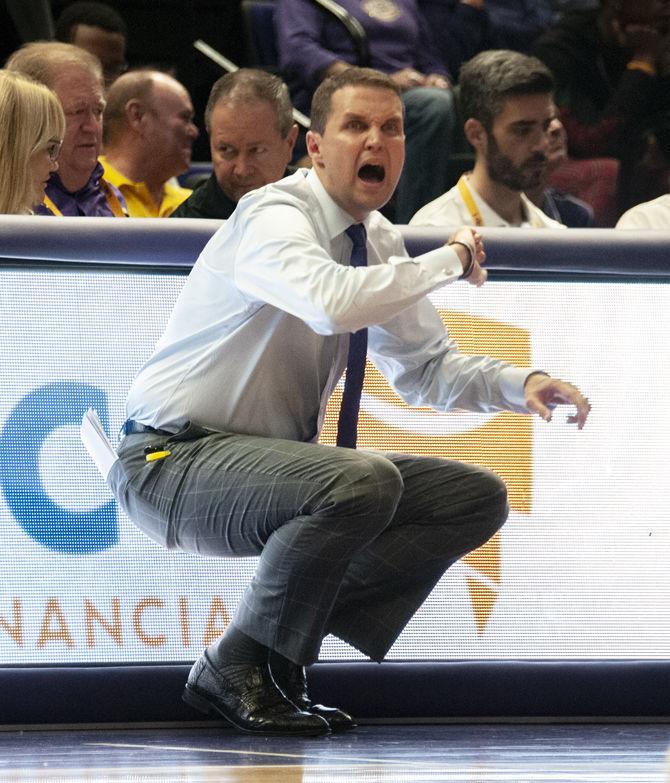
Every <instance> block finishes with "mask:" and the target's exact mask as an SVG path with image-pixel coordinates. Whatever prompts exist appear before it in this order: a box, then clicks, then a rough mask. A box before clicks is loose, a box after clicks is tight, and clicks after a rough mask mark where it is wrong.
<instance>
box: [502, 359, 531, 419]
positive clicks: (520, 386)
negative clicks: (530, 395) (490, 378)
mask: <svg viewBox="0 0 670 783" xmlns="http://www.w3.org/2000/svg"><path fill="white" fill-rule="evenodd" d="M534 372H536V370H533V369H529V368H528V367H504V368H503V369H502V370H501V371H500V376H499V378H498V382H499V384H500V391H501V392H502V394H503V397H504V398H505V399H506V400H507V401H508V402H509V403H510V404H511V405H512V406H513V410H515V412H517V413H528V412H529V411H528V408H527V407H526V396H525V394H524V385H525V383H526V379H527V378H528V376H529V375H532V373H534Z"/></svg>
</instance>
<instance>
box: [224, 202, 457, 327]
mask: <svg viewBox="0 0 670 783" xmlns="http://www.w3.org/2000/svg"><path fill="white" fill-rule="evenodd" d="M238 212H240V210H239V208H238ZM235 217H236V219H240V216H239V215H237V214H236V216H235ZM242 220H243V223H244V225H243V230H242V226H240V231H239V243H238V247H237V253H236V255H235V264H234V275H235V284H236V286H237V288H238V290H239V291H240V292H241V293H242V294H243V295H244V296H245V297H247V299H248V300H249V304H250V306H251V303H252V302H259V301H260V302H267V303H268V304H270V305H273V306H274V307H277V308H279V309H281V310H284V311H285V312H288V313H290V314H291V315H294V316H296V317H297V318H300V319H301V320H302V321H304V322H305V323H306V324H308V325H309V326H310V327H311V328H312V329H313V330H314V331H315V332H316V333H317V334H338V333H345V332H355V331H357V330H358V329H361V328H363V327H367V326H371V325H374V324H379V323H383V322H385V321H387V320H389V319H390V318H393V317H394V316H396V315H397V314H398V313H401V312H402V311H403V310H405V309H406V308H407V307H409V306H410V305H412V304H415V303H416V302H418V301H419V300H420V299H421V298H422V297H424V296H425V295H426V294H427V293H429V292H430V291H432V290H434V289H436V288H438V287H440V286H442V285H444V284H446V283H451V282H453V281H455V280H457V279H458V278H459V277H460V275H461V274H462V265H461V262H460V260H459V258H458V256H457V255H456V253H455V252H454V251H453V249H452V248H450V247H442V248H438V249H437V250H432V251H430V252H429V253H426V254H424V255H421V256H418V257H417V258H414V259H412V258H409V257H408V256H407V254H406V251H405V248H404V245H403V243H402V240H401V239H399V240H398V241H397V242H396V243H395V244H394V245H392V250H393V252H392V253H390V254H389V255H387V257H386V258H385V259H384V260H383V261H384V262H383V263H379V262H378V261H379V259H377V260H375V259H374V258H372V259H370V260H371V264H370V265H369V266H367V267H358V268H354V267H350V266H347V265H344V264H340V263H338V262H337V261H335V260H333V258H332V257H331V255H330V252H329V249H326V248H324V247H323V246H322V244H321V243H320V242H319V239H318V237H317V233H316V230H315V227H314V223H313V222H312V219H311V218H310V216H308V215H306V214H305V213H304V212H303V211H302V210H301V209H300V208H298V207H297V206H292V205H290V204H274V205H273V206H272V209H254V208H252V209H250V210H248V212H247V214H246V215H244V217H243V218H242ZM398 236H399V235H398ZM371 255H373V254H371V253H369V256H371Z"/></svg>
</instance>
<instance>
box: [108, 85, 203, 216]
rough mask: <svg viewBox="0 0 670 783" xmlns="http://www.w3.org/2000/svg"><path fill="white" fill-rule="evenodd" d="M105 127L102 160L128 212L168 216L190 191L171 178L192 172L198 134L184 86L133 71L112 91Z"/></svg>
mask: <svg viewBox="0 0 670 783" xmlns="http://www.w3.org/2000/svg"><path fill="white" fill-rule="evenodd" d="M104 128H105V133H104V150H105V154H104V155H103V156H102V157H101V159H100V160H101V162H102V164H103V166H104V168H105V176H106V177H107V178H108V179H109V180H110V182H112V183H114V185H116V186H117V187H118V188H119V189H120V190H121V192H122V193H123V195H124V197H125V199H126V203H127V205H128V212H129V214H130V216H131V217H168V216H169V215H170V214H171V213H172V212H173V211H174V210H175V209H176V208H177V207H178V206H179V205H180V204H181V203H182V201H184V199H186V198H188V196H189V195H190V194H191V191H190V190H187V189H186V188H181V187H179V186H178V185H175V184H173V183H171V182H169V180H170V179H171V178H172V177H175V176H177V175H178V174H183V173H184V172H185V171H187V170H188V167H189V165H190V163H191V154H192V149H193V142H194V141H195V139H196V138H197V137H198V129H197V128H196V126H195V125H194V124H193V104H192V103H191V98H190V96H189V94H188V92H187V90H186V88H185V87H184V86H183V85H182V84H180V82H178V81H177V80H176V79H174V78H172V76H169V75H168V74H166V73H162V72H161V71H153V70H138V71H130V72H128V73H126V74H124V75H123V76H120V77H119V78H118V79H117V80H116V81H115V82H114V84H113V85H112V86H111V87H110V89H109V92H108V94H107V106H106V107H105V115H104Z"/></svg>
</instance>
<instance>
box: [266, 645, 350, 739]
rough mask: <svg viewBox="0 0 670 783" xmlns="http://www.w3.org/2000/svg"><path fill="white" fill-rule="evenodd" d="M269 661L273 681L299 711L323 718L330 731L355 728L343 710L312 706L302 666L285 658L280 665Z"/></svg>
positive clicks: (318, 705)
mask: <svg viewBox="0 0 670 783" xmlns="http://www.w3.org/2000/svg"><path fill="white" fill-rule="evenodd" d="M270 661H271V663H270V670H271V672H272V677H273V679H274V681H275V682H276V683H277V685H278V686H279V688H280V689H281V691H282V693H283V694H284V696H286V698H287V699H289V701H291V702H292V703H293V704H295V706H296V707H297V708H298V709H299V710H302V711H304V712H311V713H312V715H318V716H319V717H320V718H323V719H324V720H325V721H326V722H327V723H328V725H329V726H330V730H331V731H348V730H349V729H353V728H355V727H356V723H355V721H354V719H353V718H352V717H351V715H347V713H346V712H344V710H340V709H338V708H337V707H324V706H323V704H312V700H311V699H310V697H309V694H308V693H307V674H306V672H305V667H304V666H298V664H297V663H291V662H290V661H288V660H286V659H285V658H284V660H283V661H281V663H279V662H277V661H276V658H275V662H274V663H272V661H273V656H270Z"/></svg>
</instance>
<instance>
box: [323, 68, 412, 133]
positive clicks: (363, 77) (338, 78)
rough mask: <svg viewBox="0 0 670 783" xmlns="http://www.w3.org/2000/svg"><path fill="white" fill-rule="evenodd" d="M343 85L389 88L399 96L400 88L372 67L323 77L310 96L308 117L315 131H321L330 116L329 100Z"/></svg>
mask: <svg viewBox="0 0 670 783" xmlns="http://www.w3.org/2000/svg"><path fill="white" fill-rule="evenodd" d="M344 87H372V88H374V89H377V90H390V91H391V92H394V93H395V94H396V95H397V96H398V98H400V89H399V88H398V86H397V85H396V84H395V83H394V82H393V80H392V79H391V78H390V77H388V76H387V75H386V74H385V73H382V72H381V71H375V70H374V69H373V68H356V67H353V66H352V67H351V68H347V69H346V70H344V71H341V72H340V73H338V74H336V75H335V76H329V77H328V78H327V79H324V80H323V81H322V82H321V84H320V85H319V86H318V87H317V88H316V92H315V93H314V96H313V98H312V108H311V111H310V118H311V121H312V130H313V131H314V132H315V133H323V131H324V130H325V127H326V123H327V122H328V117H329V116H330V108H331V100H332V97H333V94H334V93H336V92H337V91H338V90H341V89H342V88H344Z"/></svg>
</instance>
